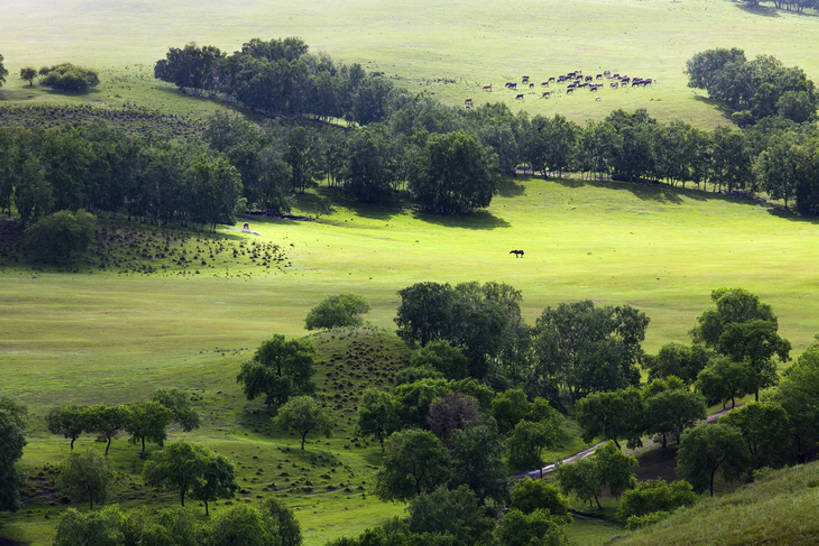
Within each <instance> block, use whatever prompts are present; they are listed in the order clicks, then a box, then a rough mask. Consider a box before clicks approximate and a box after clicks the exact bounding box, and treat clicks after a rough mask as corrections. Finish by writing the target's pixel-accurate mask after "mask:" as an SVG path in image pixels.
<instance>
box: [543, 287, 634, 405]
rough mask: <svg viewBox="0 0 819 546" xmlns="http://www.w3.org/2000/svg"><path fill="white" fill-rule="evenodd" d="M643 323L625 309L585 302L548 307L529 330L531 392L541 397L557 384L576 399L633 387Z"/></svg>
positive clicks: (628, 307)
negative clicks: (532, 354) (532, 353)
mask: <svg viewBox="0 0 819 546" xmlns="http://www.w3.org/2000/svg"><path fill="white" fill-rule="evenodd" d="M648 322H649V319H648V317H647V316H646V315H645V314H644V313H642V312H640V311H638V310H637V309H635V308H633V307H631V306H629V305H625V306H617V307H612V306H605V307H595V305H594V303H593V302H591V301H588V300H587V301H581V302H576V303H569V304H567V303H562V304H560V305H559V306H558V307H557V308H555V309H552V308H551V307H547V308H546V310H545V311H544V312H543V314H542V315H541V316H540V318H538V320H537V324H536V326H535V328H534V330H533V337H534V339H533V344H534V348H535V353H536V362H535V365H534V368H533V371H532V377H531V378H530V382H531V384H532V388H533V389H534V390H535V391H536V392H541V391H545V390H547V389H546V387H547V385H549V384H557V385H558V386H559V388H560V391H561V393H562V394H563V395H566V396H569V397H570V398H571V399H573V400H578V399H580V398H582V397H584V396H586V395H587V394H590V393H593V392H598V391H611V390H615V389H622V388H625V387H627V386H629V385H636V384H637V383H638V382H639V380H640V373H639V371H638V370H637V367H636V364H637V362H639V361H640V359H641V358H642V354H643V352H642V348H641V347H640V343H641V342H642V341H643V339H645V330H646V326H648ZM543 394H547V393H546V392H544V393H543Z"/></svg>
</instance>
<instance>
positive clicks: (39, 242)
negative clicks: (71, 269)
mask: <svg viewBox="0 0 819 546" xmlns="http://www.w3.org/2000/svg"><path fill="white" fill-rule="evenodd" d="M96 230H97V218H96V217H95V216H94V215H93V214H91V213H89V212H86V211H84V210H79V211H77V213H76V214H74V213H72V212H71V211H67V210H61V211H59V212H55V213H54V214H51V215H49V216H46V217H45V218H41V219H40V220H38V221H37V222H36V223H35V224H34V225H32V226H31V227H29V228H28V229H27V230H26V249H27V250H28V253H29V256H31V258H32V259H33V260H35V261H38V262H44V263H51V264H64V263H69V262H71V261H73V260H75V259H77V258H78V257H79V256H80V255H82V254H83V253H84V252H85V251H86V250H87V249H88V246H89V245H90V244H91V241H92V240H93V239H94V236H95V235H96Z"/></svg>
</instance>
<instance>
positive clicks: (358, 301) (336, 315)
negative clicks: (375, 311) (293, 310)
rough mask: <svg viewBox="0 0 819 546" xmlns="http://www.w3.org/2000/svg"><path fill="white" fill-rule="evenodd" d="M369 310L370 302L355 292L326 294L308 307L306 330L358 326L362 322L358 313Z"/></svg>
mask: <svg viewBox="0 0 819 546" xmlns="http://www.w3.org/2000/svg"><path fill="white" fill-rule="evenodd" d="M369 310H370V304H369V303H367V300H365V299H364V298H362V297H361V296H357V295H355V294H339V295H337V296H327V297H326V298H324V299H323V300H321V302H319V303H318V304H317V305H316V306H315V307H313V308H312V309H310V312H309V313H308V314H307V318H306V319H305V321H304V322H305V327H306V328H307V329H308V330H318V329H321V328H337V327H343V326H359V325H361V323H362V322H363V321H362V320H361V317H360V315H361V314H363V313H366V312H367V311H369Z"/></svg>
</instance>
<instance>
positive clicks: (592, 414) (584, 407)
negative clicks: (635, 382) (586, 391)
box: [576, 387, 643, 448]
mask: <svg viewBox="0 0 819 546" xmlns="http://www.w3.org/2000/svg"><path fill="white" fill-rule="evenodd" d="M576 411H577V422H578V424H579V425H580V427H581V428H582V429H583V439H584V440H586V441H587V442H588V441H591V440H592V438H594V437H596V436H602V437H603V438H605V439H606V440H613V441H614V443H615V444H616V445H617V447H618V448H619V447H620V443H619V442H618V441H617V439H618V438H621V439H625V440H628V442H629V444H631V445H640V434H641V433H642V429H643V427H642V424H643V400H642V397H641V396H640V391H638V390H637V389H636V388H634V387H629V388H628V389H623V390H619V391H612V392H596V393H592V394H590V395H588V396H586V397H585V398H583V399H582V400H580V401H578V402H577V407H576Z"/></svg>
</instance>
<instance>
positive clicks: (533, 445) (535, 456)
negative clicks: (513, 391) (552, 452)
mask: <svg viewBox="0 0 819 546" xmlns="http://www.w3.org/2000/svg"><path fill="white" fill-rule="evenodd" d="M554 423H555V422H541V423H533V422H532V421H527V420H525V419H524V420H523V421H520V422H519V423H518V424H517V425H515V428H514V429H513V430H512V433H511V434H510V435H509V439H508V440H507V441H506V448H507V450H508V451H509V466H511V467H512V468H514V469H517V470H524V469H528V468H535V467H540V465H542V464H543V458H542V457H541V454H542V453H543V449H544V448H545V447H547V446H550V445H554V443H555V442H556V441H557V436H558V432H559V429H558V427H557V426H553V425H554Z"/></svg>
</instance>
